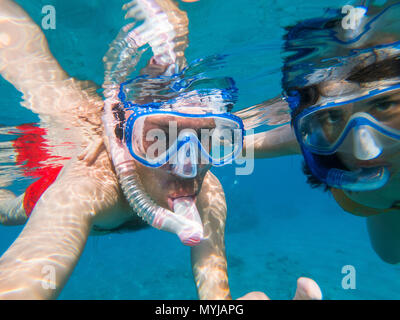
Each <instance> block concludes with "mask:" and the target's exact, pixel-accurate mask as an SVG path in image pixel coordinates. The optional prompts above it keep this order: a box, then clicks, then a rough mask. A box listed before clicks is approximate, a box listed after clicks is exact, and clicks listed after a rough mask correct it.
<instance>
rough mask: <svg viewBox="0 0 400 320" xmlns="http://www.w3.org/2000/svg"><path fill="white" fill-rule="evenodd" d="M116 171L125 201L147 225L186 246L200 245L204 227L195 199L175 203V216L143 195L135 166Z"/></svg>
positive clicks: (122, 167)
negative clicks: (177, 239)
mask: <svg viewBox="0 0 400 320" xmlns="http://www.w3.org/2000/svg"><path fill="white" fill-rule="evenodd" d="M116 171H117V174H118V178H119V181H120V184H121V188H122V190H123V192H124V194H125V197H126V199H127V200H128V202H129V204H130V205H131V207H132V208H133V210H134V212H136V213H137V214H138V215H139V216H140V217H141V218H142V219H143V220H144V221H146V222H147V223H148V224H149V225H151V226H152V227H154V228H157V229H160V230H163V231H168V232H171V233H175V234H176V235H177V236H178V237H179V239H180V240H181V242H182V243H183V244H184V245H188V246H194V245H197V244H199V243H200V241H201V240H202V239H203V224H202V222H201V219H200V215H199V212H198V210H197V207H196V203H195V200H194V198H191V197H182V198H177V199H175V200H174V201H173V209H174V212H172V211H170V210H167V209H165V208H163V207H160V206H158V205H157V204H156V203H155V202H154V201H153V200H152V199H151V198H150V196H149V195H148V194H147V193H146V192H145V191H144V189H143V186H142V183H141V181H140V177H139V174H138V173H137V171H136V168H135V165H134V164H133V163H132V162H131V163H125V164H123V165H120V166H117V167H116Z"/></svg>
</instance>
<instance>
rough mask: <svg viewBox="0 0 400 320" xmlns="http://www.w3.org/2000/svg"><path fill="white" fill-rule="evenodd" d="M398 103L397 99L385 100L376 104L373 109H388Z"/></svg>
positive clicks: (380, 110)
mask: <svg viewBox="0 0 400 320" xmlns="http://www.w3.org/2000/svg"><path fill="white" fill-rule="evenodd" d="M399 105H400V103H399V102H397V101H385V102H381V103H379V104H377V105H376V106H375V107H374V109H375V110H376V111H379V112H383V111H388V110H390V109H392V108H395V107H397V106H399Z"/></svg>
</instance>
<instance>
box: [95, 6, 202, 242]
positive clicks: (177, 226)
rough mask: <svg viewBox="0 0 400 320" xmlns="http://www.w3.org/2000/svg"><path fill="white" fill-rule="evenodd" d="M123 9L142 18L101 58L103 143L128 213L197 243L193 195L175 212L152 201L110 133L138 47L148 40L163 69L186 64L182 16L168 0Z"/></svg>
mask: <svg viewBox="0 0 400 320" xmlns="http://www.w3.org/2000/svg"><path fill="white" fill-rule="evenodd" d="M124 8H125V9H127V10H128V13H127V16H126V17H127V18H130V17H134V18H136V20H144V22H143V24H142V25H140V26H139V27H138V28H136V29H132V27H133V24H131V25H128V26H126V27H125V28H123V30H122V32H121V33H120V34H119V36H118V37H117V39H116V40H115V41H114V42H113V44H112V45H111V48H110V50H109V51H108V53H107V55H106V57H105V58H104V63H105V70H106V73H105V82H104V85H103V87H104V95H105V98H106V101H105V106H104V115H103V118H102V119H103V124H104V128H105V137H106V145H107V148H108V151H109V153H110V155H111V159H112V162H113V164H114V167H115V171H116V174H117V176H118V180H119V182H120V185H121V188H122V191H123V193H124V195H125V197H126V199H127V200H128V202H129V204H130V206H131V207H132V209H133V213H134V214H137V215H138V216H140V217H141V218H142V219H143V220H144V221H146V222H147V223H148V224H149V225H151V226H152V227H155V228H157V229H160V230H164V231H168V232H172V233H175V234H176V235H177V236H178V237H179V239H180V240H181V241H182V243H183V244H185V245H196V244H198V243H199V242H200V241H201V240H202V239H203V224H202V222H201V218H200V215H199V212H198V210H197V207H196V204H195V201H194V199H192V198H188V197H182V198H178V199H175V200H174V201H173V210H174V211H170V210H168V209H165V208H163V207H161V206H159V205H158V204H156V203H155V202H154V201H153V199H151V197H150V196H149V195H148V194H147V193H146V191H145V190H144V188H143V185H142V182H141V179H140V176H139V174H138V171H137V168H136V163H135V161H134V160H133V159H132V157H131V155H130V153H129V151H128V149H127V148H126V146H125V145H124V144H123V143H122V141H121V140H120V139H118V138H117V136H116V134H115V130H116V126H118V124H119V121H118V119H117V117H116V114H115V110H113V108H114V107H115V106H117V105H118V104H119V103H120V101H119V99H118V92H119V84H120V83H121V82H123V81H124V80H125V79H126V78H127V77H128V76H129V75H130V74H131V73H132V71H134V69H135V67H136V64H137V62H138V60H139V58H140V51H139V48H140V47H142V46H143V45H145V44H150V46H151V48H152V50H153V53H154V60H155V61H156V63H158V64H166V65H169V66H170V67H169V68H167V72H171V70H176V69H180V68H182V67H183V66H184V65H185V59H184V54H183V51H182V50H184V49H185V48H186V45H182V41H183V42H185V41H184V40H185V37H187V25H188V20H187V16H186V13H184V12H182V11H180V10H179V9H178V8H177V7H176V6H175V5H174V4H173V3H172V2H171V1H169V0H137V1H132V2H130V3H128V4H127V5H125V6H124ZM168 15H173V17H174V19H170V17H169V16H168ZM171 21H172V22H171ZM131 29H132V30H131ZM160 39H163V42H160ZM177 40H179V41H180V43H177V42H178V41H177Z"/></svg>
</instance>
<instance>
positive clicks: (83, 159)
mask: <svg viewBox="0 0 400 320" xmlns="http://www.w3.org/2000/svg"><path fill="white" fill-rule="evenodd" d="M133 5H135V7H133ZM126 9H127V10H128V14H127V17H135V18H136V17H139V18H138V20H142V19H143V18H144V20H145V22H144V23H143V24H141V25H140V27H138V28H132V27H133V26H132V25H131V26H127V27H125V28H124V29H123V31H122V32H121V34H120V35H119V37H118V38H117V39H116V41H115V42H114V43H113V45H112V46H111V49H110V51H109V54H108V55H107V57H106V58H105V64H106V66H105V68H106V76H105V84H104V88H105V96H106V102H105V104H104V101H103V99H102V98H101V97H100V96H98V95H97V94H96V92H95V88H94V87H93V86H90V85H88V84H87V83H83V82H79V81H77V80H75V79H71V78H69V76H68V75H67V74H66V72H65V71H64V70H62V69H61V67H60V66H59V65H58V63H57V61H56V60H55V59H54V57H53V56H52V55H51V53H50V51H49V49H48V47H47V45H43V44H46V40H45V38H44V35H43V34H42V32H41V31H40V29H39V28H38V27H37V26H36V25H35V24H34V23H33V21H32V20H31V19H30V18H29V16H28V15H27V14H26V13H25V12H24V11H23V10H22V8H20V7H19V6H18V5H16V4H15V3H13V2H12V1H8V0H4V1H2V2H1V5H0V11H1V13H2V15H3V17H5V18H4V19H3V20H2V21H1V22H0V25H1V30H2V37H1V43H0V56H1V59H0V61H1V62H0V70H1V73H2V76H3V77H4V78H5V79H6V80H8V81H9V82H11V83H12V84H13V85H14V86H15V87H16V88H17V89H18V90H20V91H21V92H23V93H24V95H25V97H29V98H31V99H29V100H27V101H25V104H24V106H26V107H28V108H29V109H31V110H32V111H34V112H36V113H38V114H39V115H40V119H41V121H42V122H43V124H44V125H46V130H48V132H49V135H48V139H50V138H52V137H53V134H54V132H56V129H57V128H59V130H61V135H60V136H58V139H59V140H57V143H60V141H61V143H64V142H65V143H68V145H70V146H71V148H70V149H69V151H70V152H71V153H70V155H69V158H68V159H67V160H66V162H65V165H64V166H63V167H62V169H61V171H60V170H58V171H57V173H56V174H55V176H54V177H52V179H49V177H43V178H42V179H39V180H38V181H37V182H35V183H34V184H33V185H32V186H33V187H36V190H33V191H34V192H26V193H25V194H23V195H21V196H19V197H15V196H13V195H12V194H11V193H9V192H2V193H1V198H2V201H1V203H0V212H1V215H0V218H1V221H2V222H3V223H6V224H22V223H25V222H26V226H25V227H24V229H23V231H22V233H21V234H20V236H19V237H18V238H17V239H16V240H15V242H14V243H13V244H12V246H11V247H10V248H9V249H8V250H7V251H6V252H5V253H4V254H3V255H2V257H1V259H0V270H1V272H0V298H2V299H22V298H23V299H44V298H47V299H48V298H55V297H57V296H58V295H59V293H60V291H61V290H62V288H63V286H64V285H65V283H66V281H67V279H68V278H69V276H70V274H71V273H72V271H73V269H74V267H75V265H76V263H77V262H78V260H79V257H80V255H81V253H82V251H83V248H84V246H85V243H86V240H87V237H88V236H89V233H95V234H96V233H101V234H102V233H108V232H115V231H121V230H137V229H139V228H143V227H145V226H146V225H147V224H149V225H151V226H153V227H156V228H158V229H162V230H165V231H169V232H173V233H176V234H177V235H178V236H179V238H180V240H181V241H182V242H183V243H184V244H186V245H189V246H191V247H192V248H191V253H192V266H193V273H194V277H195V282H196V286H197V289H198V295H199V298H201V299H230V298H231V296H230V291H229V285H228V279H227V270H226V268H227V267H226V258H225V246H224V229H225V218H226V202H225V197H224V193H223V190H222V187H221V185H220V183H219V181H218V180H217V179H216V178H215V177H214V176H213V175H212V174H211V173H210V172H209V171H208V170H209V168H210V167H211V165H214V164H216V165H223V164H225V163H229V161H231V160H232V159H233V158H234V157H235V155H236V154H237V153H238V152H240V148H241V140H242V137H241V130H240V127H241V121H240V119H238V118H236V117H235V116H233V115H230V114H229V113H228V111H229V110H228V109H227V108H226V106H225V105H222V104H220V108H218V109H217V104H216V103H207V101H206V102H202V101H201V100H202V97H201V95H199V94H197V93H196V92H192V94H191V96H190V97H186V98H182V99H181V100H180V101H164V102H163V103H160V104H159V105H157V106H155V105H147V104H140V105H134V104H133V102H132V101H129V100H128V99H125V98H123V95H124V91H123V88H124V86H120V83H121V82H122V81H121V79H122V78H126V77H127V76H128V75H129V73H128V72H127V69H126V68H134V67H135V66H136V63H137V59H138V58H137V56H138V55H139V54H138V52H137V51H138V49H139V47H141V46H143V45H145V44H147V43H149V44H150V45H152V49H153V51H154V56H153V58H152V59H151V62H150V63H149V66H148V68H147V69H148V70H145V71H148V72H149V73H150V74H152V75H153V76H157V75H158V74H160V73H163V74H168V73H169V72H170V71H169V70H170V69H171V70H175V69H179V68H181V67H182V65H184V63H185V62H184V61H183V59H184V55H183V52H181V51H182V50H184V49H185V47H186V46H182V44H181V43H178V44H176V43H175V37H176V38H179V39H180V40H182V39H185V38H186V37H187V23H188V22H187V17H186V14H185V13H184V12H182V11H180V10H179V9H178V8H177V7H176V6H175V4H174V3H172V2H170V1H165V0H163V1H147V0H146V1H145V0H143V1H136V2H134V3H129V4H128V5H127V6H126ZM165 13H166V14H165ZM157 26H158V27H159V28H158V29H157ZM153 28H154V30H157V32H158V33H161V34H158V33H157V32H153V33H149V32H148V31H149V30H153ZM164 32H165V34H164ZM148 36H150V39H148V38H146V37H148ZM158 37H159V38H163V39H167V40H166V43H164V44H161V43H159V41H158V42H157V41H156V39H157V38H158ZM154 41H156V42H157V43H156V44H155V43H154ZM165 44H168V46H165ZM178 45H179V48H178V47H176V48H175V47H174V46H178ZM119 50H120V51H119ZM121 51H124V53H125V54H124V55H119V54H121ZM127 52H129V55H127V54H126V53H127ZM114 53H116V54H117V57H115V56H112V54H114ZM15 56H18V57H19V59H17V60H15V59H14V57H15ZM40 58H43V59H42V60H41V59H40ZM123 58H125V59H126V60H123ZM128 60H129V63H128ZM125 62H126V64H124V63H125ZM128 64H129V66H128ZM21 66H23V68H24V70H30V72H28V73H24V72H20V68H21ZM113 67H115V68H114V69H112V68H113ZM168 68H170V69H168ZM111 69H112V70H111ZM27 77H28V78H27ZM115 77H118V79H116V78H115ZM125 85H127V84H125ZM145 95H146V94H144V93H143V94H142V97H143V96H145ZM148 96H149V97H150V98H151V93H150V94H148ZM180 104H182V105H180ZM169 124H171V125H174V128H175V129H176V130H175V131H173V132H172V134H174V133H175V136H168V134H170V130H169V127H168V125H169ZM64 126H65V129H63V128H64ZM56 127H57V128H56ZM216 128H220V129H221V131H220V133H221V134H222V135H223V134H224V130H225V129H227V132H228V133H227V134H229V132H230V133H232V132H233V131H232V130H234V131H235V132H236V131H237V130H236V129H237V128H239V130H238V132H237V134H238V135H234V136H235V137H236V139H237V141H239V143H231V144H230V150H231V153H230V154H229V155H227V154H225V151H224V150H222V152H221V153H219V151H221V148H220V149H218V152H217V151H216V152H214V153H213V152H211V150H215V149H216V148H218V146H219V147H222V149H224V146H225V145H228V144H221V143H219V142H218V141H217V137H215V139H212V137H211V136H209V137H208V138H209V139H210V140H211V141H213V142H214V144H213V145H210V144H208V140H206V138H204V139H201V134H200V133H201V130H202V129H206V130H208V131H207V132H208V133H210V132H214V131H215V130H214V129H216ZM66 130H67V131H66ZM213 130H214V131H213ZM66 132H68V133H72V135H68V137H70V138H71V139H72V140H71V141H64V140H63V137H64V136H63V135H65V134H66ZM152 135H153V136H152ZM163 135H164V136H163ZM152 137H153V139H152ZM64 139H65V138H64ZM155 141H158V142H159V143H158V144H155ZM47 143H49V144H50V142H47ZM47 143H45V144H44V145H42V146H37V147H38V148H42V147H43V148H45V147H46V144H47ZM154 146H155V147H154ZM152 147H153V149H152ZM228 149H229V147H228ZM228 149H226V150H228ZM31 152H32V153H33V154H34V152H35V150H32V151H31ZM227 152H228V151H227ZM225 156H226V157H225ZM199 159H200V161H199ZM43 160H44V161H46V160H47V159H43ZM38 163H40V162H38ZM48 169H49V171H50V170H51V167H49V168H48ZM32 189H33V188H28V190H27V191H29V190H30V191H32ZM33 195H34V196H35V201H34V203H33V206H32V208H31V209H32V211H31V212H30V211H29V212H28V210H27V209H28V207H27V204H32V201H31V200H32V199H33ZM124 195H125V197H124ZM129 204H130V205H131V208H129ZM28 216H29V219H28ZM133 263H137V262H133ZM43 267H51V268H54V272H55V275H56V276H55V278H54V281H55V282H54V283H50V284H49V285H48V286H43V285H42V284H43V282H46V281H47V280H46V279H44V277H46V273H43V272H42V270H43ZM46 284H47V282H46Z"/></svg>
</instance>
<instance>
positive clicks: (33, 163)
mask: <svg viewBox="0 0 400 320" xmlns="http://www.w3.org/2000/svg"><path fill="white" fill-rule="evenodd" d="M17 129H18V130H19V131H22V134H21V136H20V137H18V138H17V139H16V140H14V141H13V147H14V149H15V150H16V152H17V159H16V162H17V165H18V166H20V167H22V168H23V169H24V175H25V176H26V177H31V178H35V179H38V180H37V181H35V182H34V183H32V184H31V185H30V186H29V187H28V188H27V189H26V191H25V196H24V209H25V214H26V216H27V217H29V216H30V214H31V213H32V210H33V209H34V207H35V205H36V203H37V201H38V200H39V199H40V197H41V196H42V194H43V193H44V192H45V191H46V190H47V188H48V187H49V186H50V185H51V184H52V183H53V182H54V181H55V180H56V179H57V177H58V175H59V173H60V171H61V169H62V168H63V165H60V164H56V165H43V162H45V161H47V160H49V159H57V160H59V159H65V160H67V159H69V158H61V157H56V156H52V155H50V153H49V152H48V147H49V145H48V144H47V140H46V139H45V138H44V137H45V136H46V134H47V131H46V129H43V128H40V127H37V126H34V125H33V124H23V125H20V126H18V127H17Z"/></svg>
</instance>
